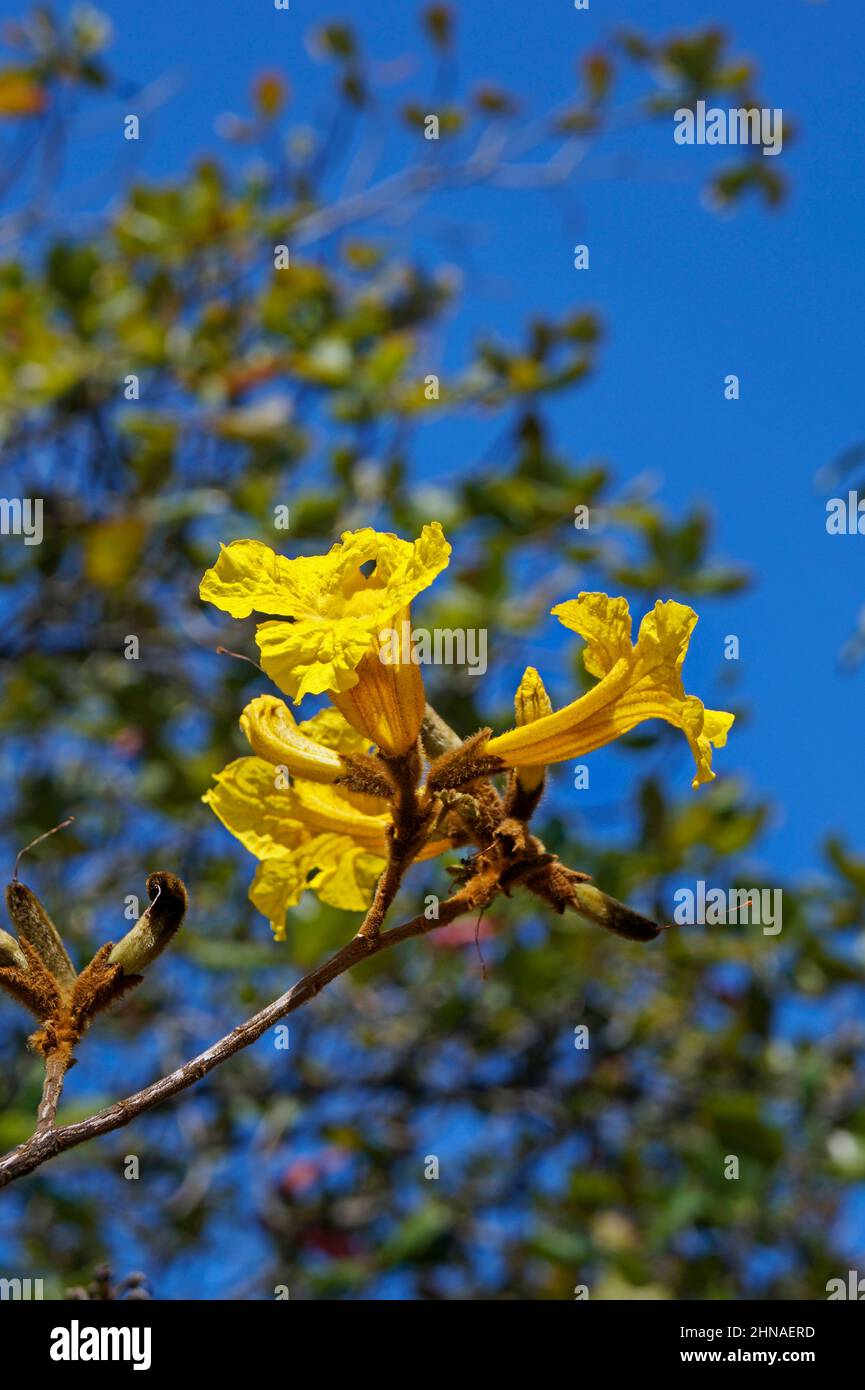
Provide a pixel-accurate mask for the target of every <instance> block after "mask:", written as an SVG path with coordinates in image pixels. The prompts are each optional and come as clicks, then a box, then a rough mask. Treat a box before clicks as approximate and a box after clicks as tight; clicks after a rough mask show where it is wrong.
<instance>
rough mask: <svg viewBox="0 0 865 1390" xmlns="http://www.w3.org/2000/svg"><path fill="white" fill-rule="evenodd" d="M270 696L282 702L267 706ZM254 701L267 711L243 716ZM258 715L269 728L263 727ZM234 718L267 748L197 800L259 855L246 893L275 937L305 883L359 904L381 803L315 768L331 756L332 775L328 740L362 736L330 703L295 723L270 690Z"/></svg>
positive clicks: (381, 823) (377, 855)
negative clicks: (326, 779)
mask: <svg viewBox="0 0 865 1390" xmlns="http://www.w3.org/2000/svg"><path fill="white" fill-rule="evenodd" d="M275 706H280V707H281V708H280V709H275V708H271V707H275ZM254 707H260V708H261V709H263V710H264V711H265V713H266V714H267V715H269V716H271V717H270V719H269V720H268V718H265V719H264V720H263V721H262V720H260V719H258V718H257V717H256V715H255V713H254V714H253V715H252V716H250V711H252V710H253V708H254ZM262 724H264V726H265V727H266V729H267V730H268V731H269V732H268V733H266V734H265V735H264V736H262V735H261V733H260V730H261V727H262ZM241 727H242V728H243V729H244V732H245V733H246V734H247V737H248V738H249V739H250V742H251V743H252V746H253V748H255V750H256V752H257V753H258V752H264V751H265V749H266V756H259V757H245V758H237V759H235V761H234V762H232V763H229V764H228V766H227V767H226V768H223V770H222V772H219V773H217V774H216V776H215V778H214V781H215V783H216V785H215V786H214V787H212V788H211V789H210V790H209V791H207V792H206V793H205V794H204V796H203V797H202V800H203V801H204V802H205V804H206V805H208V806H209V807H210V808H211V810H212V811H213V812H214V814H215V815H216V816H218V818H219V819H220V820H221V821H222V824H223V825H224V826H225V828H226V829H227V830H229V831H231V833H232V835H234V836H235V838H236V839H238V840H239V841H240V843H241V844H242V845H243V846H244V848H245V849H248V850H249V852H250V853H251V854H253V855H255V857H256V859H258V860H259V861H260V862H259V866H258V870H257V872H256V875H255V879H254V881H253V884H252V887H251V889H250V892H249V897H250V901H251V902H252V903H254V904H255V906H256V907H257V908H258V910H259V911H260V912H262V913H263V914H264V915H265V916H266V917H267V918H268V919H269V921H270V924H271V926H272V928H273V932H274V935H275V937H276V939H277V940H278V941H279V940H283V939H284V937H285V914H286V912H287V911H288V909H289V908H290V907H294V906H295V904H296V903H297V902H298V901H299V899H300V897H301V894H302V893H303V892H304V890H305V889H307V888H309V889H311V890H312V892H314V893H316V894H317V895H318V897H319V898H320V899H321V900H322V902H325V903H328V904H330V906H331V907H340V908H345V909H347V910H349V911H355V912H359V911H363V910H365V909H366V908H367V907H368V906H369V904H370V902H371V900H372V895H373V890H374V888H375V884H376V880H377V879H378V877H379V875H380V873H381V872H382V869H383V868H384V866H385V861H386V858H387V838H386V836H387V830H388V826H389V825H390V815H389V812H388V807H387V804H386V803H385V802H384V801H382V800H379V799H378V798H377V797H373V796H366V795H363V794H362V793H359V792H352V791H349V790H348V789H347V788H345V787H340V786H327V785H323V781H324V779H323V778H320V777H318V776H317V775H316V774H317V773H318V772H319V771H320V764H321V761H322V759H326V758H327V757H328V756H331V757H333V758H334V759H335V761H336V767H337V773H336V775H339V772H340V771H341V770H342V768H341V764H340V762H339V758H338V756H337V753H336V752H335V751H332V750H335V749H341V750H342V751H343V752H361V751H365V750H366V749H367V748H368V747H369V740H368V739H364V738H363V736H362V735H360V734H358V733H357V732H356V731H355V730H354V729H352V728H351V727H350V726H349V725H348V724H347V723H346V721H345V720H344V718H343V716H342V715H341V714H339V712H338V711H337V710H334V709H324V710H322V711H321V712H320V713H319V714H317V715H315V716H314V717H313V718H312V719H308V720H305V721H304V722H303V723H302V724H300V725H297V724H295V723H294V720H293V719H292V717H291V714H290V713H289V711H288V709H287V707H286V706H285V705H284V704H283V703H282V701H281V700H275V699H272V697H270V696H261V697H259V699H258V700H253V701H252V702H251V704H250V705H248V706H247V708H246V710H244V713H243V716H242V718H241ZM273 728H280V729H283V730H285V731H286V732H285V736H284V738H283V739H282V741H280V739H279V738H277V737H276V735H273V734H272V730H273ZM268 739H270V740H271V741H270V742H268ZM298 750H300V752H299V753H298ZM310 750H312V751H310ZM283 768H287V769H288V770H289V771H290V772H292V773H295V774H296V773H298V772H299V771H301V770H302V769H304V768H305V769H307V770H309V769H311V770H312V773H313V774H314V775H313V777H310V776H306V777H304V776H297V775H295V776H294V777H293V778H292V779H291V780H289V779H288V778H287V777H286V776H285V773H284V771H283ZM331 780H332V779H331ZM448 844H449V842H448V841H447V840H438V841H434V842H430V843H429V844H427V845H426V846H425V847H424V849H423V850H422V851H421V854H420V855H419V856H418V857H419V858H420V859H431V858H433V857H435V856H436V855H438V854H441V853H442V851H443V850H445V849H447V847H448Z"/></svg>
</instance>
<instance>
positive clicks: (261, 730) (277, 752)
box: [240, 695, 345, 782]
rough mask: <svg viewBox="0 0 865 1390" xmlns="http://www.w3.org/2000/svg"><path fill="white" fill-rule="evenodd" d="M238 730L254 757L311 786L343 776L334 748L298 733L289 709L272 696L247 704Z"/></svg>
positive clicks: (258, 698) (298, 729)
mask: <svg viewBox="0 0 865 1390" xmlns="http://www.w3.org/2000/svg"><path fill="white" fill-rule="evenodd" d="M308 723H309V724H311V723H312V721H311V720H310V721H308ZM240 727H241V729H242V730H243V732H244V734H245V735H246V737H247V738H248V740H249V742H250V745H251V747H252V750H253V752H254V753H257V754H258V756H259V757H260V758H264V759H265V760H266V761H267V762H269V763H274V764H276V766H278V767H279V766H281V767H286V768H288V770H289V772H291V773H293V774H294V775H295V776H297V777H304V778H306V779H307V780H308V781H310V782H335V781H336V779H337V777H340V776H342V774H343V773H344V772H345V768H344V766H343V764H342V762H341V761H340V759H339V756H338V755H337V753H336V752H334V750H333V747H332V746H331V747H326V746H325V745H324V744H323V743H318V742H316V741H315V739H314V738H313V737H311V736H309V734H307V733H303V732H301V729H300V728H299V727H298V725H297V724H296V723H295V720H294V716H293V715H292V713H291V710H290V709H289V708H288V705H287V704H286V703H285V701H284V700H280V699H278V698H277V697H276V696H275V695H259V696H257V697H256V698H255V699H254V700H250V702H249V704H248V705H247V706H246V708H245V709H244V711H243V713H242V714H241V716H240Z"/></svg>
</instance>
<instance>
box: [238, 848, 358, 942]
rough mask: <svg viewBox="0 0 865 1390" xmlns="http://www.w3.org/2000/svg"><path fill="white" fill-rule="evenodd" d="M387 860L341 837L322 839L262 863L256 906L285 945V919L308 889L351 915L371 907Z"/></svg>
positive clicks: (253, 897)
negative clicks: (383, 862)
mask: <svg viewBox="0 0 865 1390" xmlns="http://www.w3.org/2000/svg"><path fill="white" fill-rule="evenodd" d="M382 867H383V865H382V861H381V860H380V859H376V858H375V857H374V856H373V855H369V854H367V853H365V851H363V850H360V849H357V848H356V846H353V845H350V844H348V843H347V842H346V841H345V840H343V839H342V838H341V837H340V836H338V835H320V836H317V837H316V838H315V839H314V840H311V841H310V842H309V843H308V844H307V845H305V846H304V847H303V849H302V850H300V851H298V852H297V854H295V855H292V856H290V857H289V856H287V857H284V858H280V859H266V860H265V861H264V863H262V864H259V866H258V869H257V871H256V875H255V878H254V879H253V882H252V887H251V888H250V890H249V899H250V902H252V903H253V904H254V906H255V907H257V908H258V910H259V912H261V913H262V915H263V916H265V917H266V918H267V919H268V921H269V922H270V925H271V928H272V930H273V934H274V937H275V939H276V940H277V941H284V940H285V915H286V913H287V911H288V909H289V908H291V907H295V906H296V905H297V903H298V902H299V901H300V898H301V895H302V894H303V892H304V890H305V889H306V888H310V889H311V890H312V891H313V892H314V893H316V894H317V896H318V897H319V898H320V899H321V901H322V902H325V903H327V904H328V905H329V906H331V907H339V908H343V909H344V910H345V911H348V912H363V911H365V910H366V908H367V907H369V904H370V903H371V901H372V895H373V893H374V891H375V885H376V881H377V879H378V877H379V874H380V873H381V871H382Z"/></svg>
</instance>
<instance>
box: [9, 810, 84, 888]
mask: <svg viewBox="0 0 865 1390" xmlns="http://www.w3.org/2000/svg"><path fill="white" fill-rule="evenodd" d="M74 819H75V817H74V816H67V818H66V820H62V821H61V822H60V824H59V825H55V826H52V828H51V829H50V830H46V831H45V832H44V833H43V834H42V835H37V836H36V839H35V840H31V841H30V843H29V845H25V846H24V848H23V849H19V851H18V853H17V855H16V856H15V868H14V869H13V870H12V882H13V883H17V882H18V868H19V865H20V864H21V860H22V859H23V858H24V856H25V854H26V853H27V851H28V850H31V849H34V848H35V847H36V845H41V843H42V841H43V840H47V839H48V836H49V835H56V834H57V831H58V830H65V829H66V827H67V825H71V824H72V822H73V821H74Z"/></svg>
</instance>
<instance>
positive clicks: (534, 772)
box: [514, 666, 553, 792]
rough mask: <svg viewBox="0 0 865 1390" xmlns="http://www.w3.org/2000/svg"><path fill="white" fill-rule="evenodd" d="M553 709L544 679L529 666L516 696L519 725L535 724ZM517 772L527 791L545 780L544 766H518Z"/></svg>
mask: <svg viewBox="0 0 865 1390" xmlns="http://www.w3.org/2000/svg"><path fill="white" fill-rule="evenodd" d="M552 711H553V706H552V702H551V700H550V697H549V695H548V694H547V692H546V690H545V689H544V683H543V681H542V680H541V678H540V676H539V675H538V673H537V671H536V670H535V668H534V666H527V667H526V669H525V672H524V674H523V678H522V680H521V681H520V683H519V685H518V687H517V693H516V695H515V696H514V715H515V721H516V725H517V727H518V728H519V727H521V726H522V725H523V724H534V722H535V720H536V719H543V718H544V716H545V715H547V714H552ZM516 774H517V779H518V781H519V783H520V786H521V787H522V788H523V790H524V791H527V792H533V791H536V790H537V788H538V787H539V786H540V785H541V782H542V781H543V780H544V768H543V766H532V765H529V766H527V767H518V768H517V769H516Z"/></svg>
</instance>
